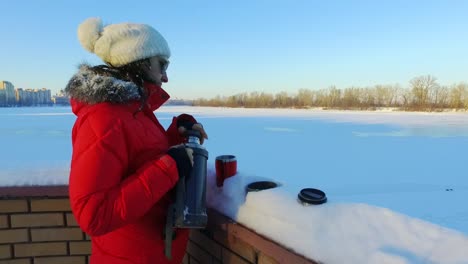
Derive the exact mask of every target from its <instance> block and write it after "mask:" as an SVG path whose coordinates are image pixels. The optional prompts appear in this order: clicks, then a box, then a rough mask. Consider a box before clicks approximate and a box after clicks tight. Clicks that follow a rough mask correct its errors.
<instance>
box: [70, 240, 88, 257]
mask: <svg viewBox="0 0 468 264" xmlns="http://www.w3.org/2000/svg"><path fill="white" fill-rule="evenodd" d="M90 254H91V242H89V241H82V242H70V255H90Z"/></svg>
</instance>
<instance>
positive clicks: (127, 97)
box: [65, 64, 141, 104]
mask: <svg viewBox="0 0 468 264" xmlns="http://www.w3.org/2000/svg"><path fill="white" fill-rule="evenodd" d="M65 93H67V94H68V95H69V96H70V98H71V99H74V100H77V101H80V102H82V103H86V104H97V103H102V102H110V103H127V102H130V101H133V100H139V99H140V98H141V96H140V94H139V92H138V86H137V85H136V84H134V83H133V82H126V81H122V80H119V79H117V78H114V77H111V76H105V75H100V74H98V73H97V72H95V71H94V70H93V69H92V67H91V66H90V65H88V64H82V65H80V67H79V70H78V72H77V73H76V74H75V75H73V77H72V78H71V79H70V81H69V82H68V84H67V86H66V87H65Z"/></svg>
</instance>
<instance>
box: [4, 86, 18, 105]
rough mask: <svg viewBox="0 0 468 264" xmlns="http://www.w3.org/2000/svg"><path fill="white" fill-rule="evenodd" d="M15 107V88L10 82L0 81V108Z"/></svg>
mask: <svg viewBox="0 0 468 264" xmlns="http://www.w3.org/2000/svg"><path fill="white" fill-rule="evenodd" d="M14 105H16V97H15V87H14V86H13V84H12V83H11V82H8V81H0V106H14Z"/></svg>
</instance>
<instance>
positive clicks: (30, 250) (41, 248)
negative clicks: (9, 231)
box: [14, 242, 67, 257]
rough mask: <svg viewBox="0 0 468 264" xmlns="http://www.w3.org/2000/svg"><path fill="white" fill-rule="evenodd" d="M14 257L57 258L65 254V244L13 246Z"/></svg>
mask: <svg viewBox="0 0 468 264" xmlns="http://www.w3.org/2000/svg"><path fill="white" fill-rule="evenodd" d="M14 252H15V257H35V256H57V255H66V254H67V243H65V242H60V243H31V244H15V245H14Z"/></svg>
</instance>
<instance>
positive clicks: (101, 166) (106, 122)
mask: <svg viewBox="0 0 468 264" xmlns="http://www.w3.org/2000/svg"><path fill="white" fill-rule="evenodd" d="M78 38H79V40H80V43H81V44H82V46H83V47H84V48H86V49H87V50H88V51H90V52H93V53H95V54H96V55H97V56H99V57H100V58H101V59H102V60H103V61H104V62H105V64H106V65H100V66H95V67H92V66H90V65H81V66H80V68H79V71H78V73H76V74H75V75H74V76H73V77H72V78H71V80H70V81H69V83H68V85H67V87H66V89H65V90H66V92H67V93H68V95H69V96H70V98H71V99H70V101H71V105H72V111H73V113H75V115H76V116H77V119H76V122H75V125H74V127H73V132H72V144H73V155H72V161H71V171H70V180H69V192H70V202H71V207H72V211H73V214H74V216H75V218H76V220H77V222H78V223H79V225H80V227H81V228H82V229H83V231H84V232H86V233H87V234H88V235H89V236H90V237H91V241H92V242H91V244H92V254H91V263H92V264H103V263H104V264H105V263H112V264H124V263H125V264H128V263H141V264H143V263H145V264H146V263H152V264H154V263H181V262H182V259H183V257H184V255H185V250H186V245H187V241H188V231H187V230H182V229H180V230H177V232H176V235H175V237H174V239H173V243H172V259H171V260H168V259H167V258H166V257H165V255H164V233H163V232H164V226H165V220H166V214H167V209H168V206H169V205H170V204H172V203H173V200H174V197H173V195H174V193H173V192H171V190H172V189H173V187H174V186H175V184H176V183H177V181H178V179H179V177H182V176H184V175H188V174H189V173H190V170H191V166H192V164H191V156H190V155H191V153H190V152H189V151H187V149H185V147H183V146H182V145H179V144H181V143H183V142H184V140H185V139H184V137H183V135H182V134H183V132H184V131H185V130H186V129H196V130H199V131H200V132H201V133H202V135H203V137H204V138H207V135H206V133H205V131H204V129H203V127H202V126H201V124H198V123H197V122H196V120H195V119H194V118H193V117H192V116H190V115H187V114H182V115H180V116H178V117H174V118H173V121H172V124H171V125H170V126H169V128H168V130H167V131H166V130H165V129H164V128H163V127H162V125H161V124H160V123H159V122H158V120H157V118H156V117H155V115H154V114H153V111H154V110H156V109H157V108H158V107H160V106H161V105H162V104H163V103H164V102H165V101H167V100H168V99H169V95H168V94H167V93H166V92H165V91H164V90H163V89H162V88H161V84H162V83H163V82H167V81H168V78H167V73H166V69H167V66H168V59H169V57H170V50H169V47H168V45H167V42H166V40H165V39H164V38H163V37H162V36H161V35H160V34H159V32H157V31H156V30H155V29H154V28H152V27H150V26H148V25H144V24H132V23H122V24H113V25H108V26H105V27H104V26H103V24H102V21H101V20H100V19H99V18H90V19H87V20H86V21H84V22H83V23H82V24H81V25H80V26H79V28H78ZM175 145H177V146H175ZM171 146H175V147H171Z"/></svg>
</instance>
